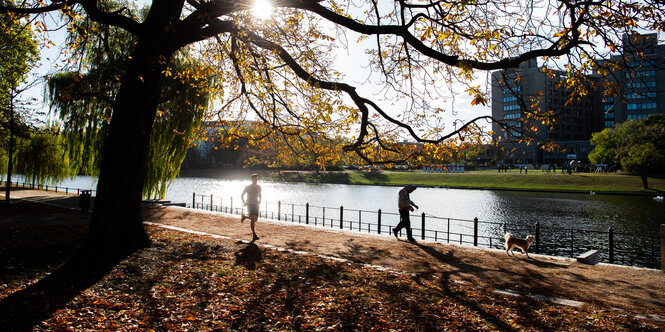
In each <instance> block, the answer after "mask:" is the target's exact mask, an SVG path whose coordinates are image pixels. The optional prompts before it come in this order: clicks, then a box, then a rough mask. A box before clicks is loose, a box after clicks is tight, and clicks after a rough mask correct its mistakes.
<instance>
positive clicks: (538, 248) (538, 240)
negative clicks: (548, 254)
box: [536, 221, 540, 254]
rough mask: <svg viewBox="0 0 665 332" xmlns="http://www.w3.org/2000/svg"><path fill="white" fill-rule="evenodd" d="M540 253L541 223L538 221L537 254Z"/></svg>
mask: <svg viewBox="0 0 665 332" xmlns="http://www.w3.org/2000/svg"><path fill="white" fill-rule="evenodd" d="M539 253H540V222H539V221H536V254H539Z"/></svg>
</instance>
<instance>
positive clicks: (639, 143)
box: [589, 114, 665, 189]
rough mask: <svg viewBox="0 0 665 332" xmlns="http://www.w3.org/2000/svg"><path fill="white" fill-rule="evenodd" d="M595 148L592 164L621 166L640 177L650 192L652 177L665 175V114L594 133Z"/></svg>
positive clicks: (631, 121) (624, 123) (653, 115)
mask: <svg viewBox="0 0 665 332" xmlns="http://www.w3.org/2000/svg"><path fill="white" fill-rule="evenodd" d="M591 145H594V149H593V151H591V153H589V160H590V161H591V162H592V163H619V164H621V167H622V169H623V170H625V171H628V172H633V173H636V174H638V175H639V176H640V178H641V179H642V184H643V185H644V189H648V188H649V184H648V176H649V175H653V174H662V173H663V172H665V114H652V115H650V116H649V117H648V118H647V119H643V120H629V121H626V122H622V123H619V124H616V125H614V126H613V127H610V128H605V129H604V130H603V131H601V132H599V133H595V134H593V137H592V138H591Z"/></svg>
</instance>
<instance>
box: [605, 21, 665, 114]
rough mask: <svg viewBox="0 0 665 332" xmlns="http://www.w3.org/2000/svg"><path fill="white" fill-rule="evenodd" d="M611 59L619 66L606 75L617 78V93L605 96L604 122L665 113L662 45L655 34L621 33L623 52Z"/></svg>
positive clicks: (663, 53)
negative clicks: (622, 34) (616, 94)
mask: <svg viewBox="0 0 665 332" xmlns="http://www.w3.org/2000/svg"><path fill="white" fill-rule="evenodd" d="M612 60H613V62H615V63H619V64H621V66H619V68H618V69H617V70H615V71H614V72H612V73H611V74H610V76H609V77H608V78H607V79H613V80H614V81H616V84H617V87H618V89H617V90H618V91H619V95H618V96H607V97H605V98H604V100H603V105H602V107H603V112H604V115H603V118H604V119H603V126H604V127H611V126H613V125H614V124H616V123H619V122H623V121H626V120H634V119H646V117H647V116H649V114H652V113H665V92H664V90H665V45H658V35H657V34H655V33H653V34H632V35H624V36H623V49H622V53H621V54H619V55H614V56H612Z"/></svg>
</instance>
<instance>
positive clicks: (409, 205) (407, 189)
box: [393, 184, 418, 242]
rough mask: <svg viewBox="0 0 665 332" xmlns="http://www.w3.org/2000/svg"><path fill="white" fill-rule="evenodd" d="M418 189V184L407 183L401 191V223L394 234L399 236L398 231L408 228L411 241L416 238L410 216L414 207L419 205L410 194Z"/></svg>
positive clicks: (398, 202)
mask: <svg viewBox="0 0 665 332" xmlns="http://www.w3.org/2000/svg"><path fill="white" fill-rule="evenodd" d="M414 190H416V186H414V185H412V184H407V185H406V186H404V188H402V190H400V191H399V194H398V200H397V208H398V209H399V224H397V227H395V228H394V229H393V234H395V237H396V238H397V233H398V232H399V231H400V230H401V229H402V228H406V235H407V238H408V239H409V241H411V242H415V241H416V239H414V238H413V235H412V234H411V219H410V217H409V212H412V211H413V210H414V209H413V208H414V207H415V208H416V209H417V208H418V205H416V203H414V202H412V201H411V199H410V198H409V194H410V193H412V192H413V191H414Z"/></svg>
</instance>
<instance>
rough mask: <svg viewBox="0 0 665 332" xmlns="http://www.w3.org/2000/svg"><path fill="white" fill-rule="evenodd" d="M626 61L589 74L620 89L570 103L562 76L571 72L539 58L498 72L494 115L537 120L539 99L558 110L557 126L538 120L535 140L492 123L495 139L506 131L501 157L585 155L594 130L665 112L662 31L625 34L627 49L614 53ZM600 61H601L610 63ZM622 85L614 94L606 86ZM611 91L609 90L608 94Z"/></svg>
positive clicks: (553, 159)
mask: <svg viewBox="0 0 665 332" xmlns="http://www.w3.org/2000/svg"><path fill="white" fill-rule="evenodd" d="M612 62H613V63H618V64H620V66H618V67H615V70H614V71H612V72H611V73H610V75H609V76H606V77H601V76H599V75H596V76H593V77H591V76H589V77H587V80H588V82H589V84H593V85H595V86H605V87H607V86H606V85H603V84H602V83H611V84H612V85H614V87H615V88H614V89H607V88H606V89H603V90H602V91H598V90H596V91H593V90H592V92H591V93H590V94H589V95H588V96H587V97H586V98H584V99H583V100H575V101H573V102H569V103H567V104H566V101H567V100H568V96H569V93H570V92H569V91H568V90H567V87H566V84H560V83H562V80H565V79H566V76H565V73H564V72H561V71H554V72H552V73H546V72H545V71H544V70H542V68H541V67H538V65H537V61H536V60H535V59H532V60H529V61H527V62H524V63H522V64H521V65H520V66H519V67H518V68H515V69H508V70H502V71H495V72H493V73H492V117H493V118H494V119H496V120H500V121H501V120H502V121H504V122H507V123H510V124H513V125H515V126H517V128H520V126H526V125H529V126H531V125H533V121H531V122H530V120H529V119H526V116H525V114H526V113H525V112H526V111H528V110H529V108H530V107H533V102H534V101H536V100H538V101H539V103H538V105H539V107H540V108H541V109H544V110H550V111H553V112H555V113H556V114H557V115H558V121H557V122H556V123H555V124H554V126H553V127H552V128H550V127H549V126H546V125H543V124H541V123H536V126H537V127H538V132H537V133H538V137H537V139H536V142H535V144H533V143H532V144H529V145H527V144H525V143H519V142H517V141H518V140H519V138H520V134H519V132H515V131H509V130H504V129H503V128H502V127H501V126H499V125H498V124H493V125H492V130H493V131H494V135H495V140H498V139H499V137H501V141H500V142H501V143H500V146H501V147H502V148H503V149H502V151H500V153H499V155H498V156H497V158H498V160H499V161H502V162H504V163H514V164H534V165H539V164H563V163H566V162H569V161H571V160H574V159H578V160H579V159H581V160H585V159H586V158H587V156H588V154H589V152H590V151H591V150H592V149H593V147H592V146H591V144H590V142H589V140H590V139H591V135H592V134H593V133H594V132H598V131H601V130H602V129H603V128H606V127H611V126H613V125H614V124H616V123H619V122H622V121H626V120H632V119H644V118H646V117H647V116H648V115H649V114H652V113H665V93H663V90H664V88H665V45H658V36H657V35H656V34H644V35H642V34H633V35H625V36H624V37H623V41H622V50H621V53H620V54H618V55H614V56H612ZM609 63H610V62H609V61H605V62H602V61H599V67H603V65H604V64H609ZM606 90H608V91H617V93H615V95H609V94H607V93H606V92H605V91H606ZM605 94H607V95H605ZM548 142H552V143H554V144H556V146H558V147H556V148H554V149H553V150H552V151H546V150H543V149H541V148H540V146H541V145H543V144H545V143H548Z"/></svg>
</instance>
